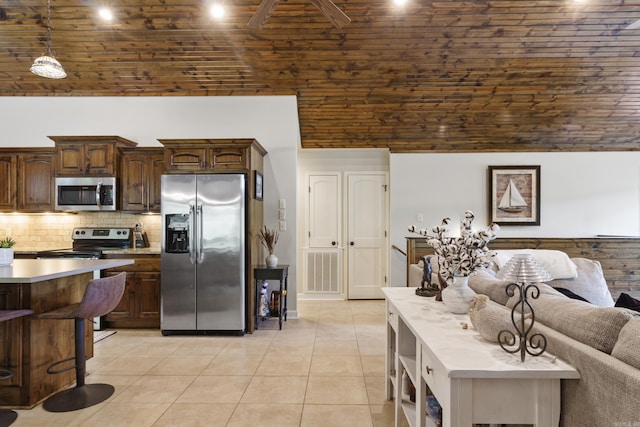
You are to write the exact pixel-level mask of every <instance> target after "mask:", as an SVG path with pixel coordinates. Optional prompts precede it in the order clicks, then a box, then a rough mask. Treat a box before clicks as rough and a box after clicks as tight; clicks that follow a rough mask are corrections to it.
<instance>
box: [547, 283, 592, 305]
mask: <svg viewBox="0 0 640 427" xmlns="http://www.w3.org/2000/svg"><path fill="white" fill-rule="evenodd" d="M553 289H555V290H556V291H558V292H560V293H561V294H562V295H564V296H565V297H569V298H571V299H577V300H579V301H584V302H589V301H587V300H586V299H584V298H582V297H581V296H580V295H578V294H576V293H574V292H572V291H570V290H569V289H565V288H558V287H555V286H554V287H553Z"/></svg>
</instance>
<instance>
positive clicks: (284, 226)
mask: <svg viewBox="0 0 640 427" xmlns="http://www.w3.org/2000/svg"><path fill="white" fill-rule="evenodd" d="M278 225H279V228H280V231H287V221H280V222H279V223H278Z"/></svg>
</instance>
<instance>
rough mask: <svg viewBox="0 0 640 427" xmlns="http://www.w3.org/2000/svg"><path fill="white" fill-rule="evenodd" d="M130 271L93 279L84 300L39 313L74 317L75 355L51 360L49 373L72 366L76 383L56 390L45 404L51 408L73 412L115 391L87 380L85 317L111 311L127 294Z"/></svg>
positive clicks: (53, 317) (54, 316) (47, 408)
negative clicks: (67, 387)
mask: <svg viewBox="0 0 640 427" xmlns="http://www.w3.org/2000/svg"><path fill="white" fill-rule="evenodd" d="M125 279H126V273H124V272H123V273H120V274H117V275H115V276H110V277H104V278H102V279H93V280H90V281H89V283H88V284H87V289H86V290H85V292H84V295H83V297H82V301H80V302H79V303H76V304H71V305H67V306H65V307H61V308H59V309H56V310H53V311H49V312H46V313H42V314H38V316H37V317H38V318H39V319H53V320H67V319H74V322H75V327H74V334H75V355H74V356H71V357H68V358H66V359H63V360H60V361H58V362H55V363H53V364H51V366H49V367H48V368H47V373H49V374H59V373H61V372H66V371H69V370H71V369H75V370H76V385H75V387H73V388H69V389H66V390H63V391H61V392H59V393H56V394H54V395H53V396H51V397H49V398H48V399H47V400H45V401H44V403H43V404H42V407H43V408H44V409H45V410H47V411H49V412H69V411H76V410H78V409H82V408H88V407H90V406H93V405H96V404H98V403H100V402H103V401H105V400H107V399H108V398H109V397H110V396H111V395H112V394H113V392H114V391H115V388H114V387H113V386H112V385H110V384H85V383H84V377H85V374H86V371H87V356H86V350H85V342H84V338H85V319H93V318H94V317H99V316H104V315H105V314H107V313H110V312H111V311H112V310H113V309H114V308H116V306H117V305H118V303H119V302H120V299H121V298H122V295H123V294H124V286H125ZM71 360H75V364H74V365H72V366H67V367H64V368H60V369H54V368H56V367H57V366H58V365H61V364H63V363H67V362H69V361H71Z"/></svg>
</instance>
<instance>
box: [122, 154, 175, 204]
mask: <svg viewBox="0 0 640 427" xmlns="http://www.w3.org/2000/svg"><path fill="white" fill-rule="evenodd" d="M163 172H164V152H163V150H162V149H147V148H136V149H134V150H123V151H122V167H121V172H120V179H121V183H122V193H121V194H122V210H123V211H129V212H160V177H161V176H162V173H163Z"/></svg>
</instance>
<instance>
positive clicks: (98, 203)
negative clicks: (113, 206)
mask: <svg viewBox="0 0 640 427" xmlns="http://www.w3.org/2000/svg"><path fill="white" fill-rule="evenodd" d="M100 190H102V181H98V185H96V206H98V209H102V204H100Z"/></svg>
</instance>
